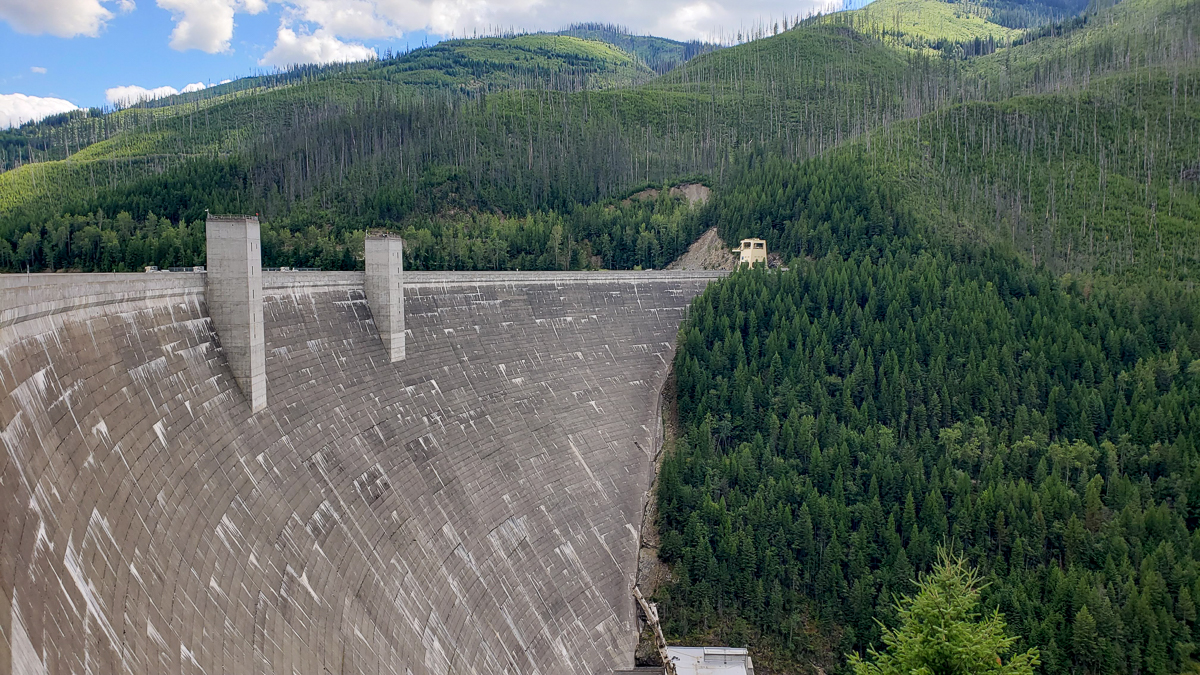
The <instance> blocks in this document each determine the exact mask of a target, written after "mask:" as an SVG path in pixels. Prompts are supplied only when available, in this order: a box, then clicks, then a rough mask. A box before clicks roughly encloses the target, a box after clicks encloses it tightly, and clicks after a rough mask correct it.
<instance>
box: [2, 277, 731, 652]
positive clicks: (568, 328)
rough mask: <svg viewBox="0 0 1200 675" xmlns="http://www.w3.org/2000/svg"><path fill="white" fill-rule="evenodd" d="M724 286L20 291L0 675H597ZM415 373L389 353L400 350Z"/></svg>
mask: <svg viewBox="0 0 1200 675" xmlns="http://www.w3.org/2000/svg"><path fill="white" fill-rule="evenodd" d="M714 276H715V275H712V274H705V273H674V274H672V273H649V272H629V273H596V272H592V273H583V272H581V273H569V274H567V273H564V274H552V273H512V274H504V273H496V274H486V273H462V274H449V273H447V274H440V273H421V272H406V273H405V278H404V297H403V299H404V302H405V312H404V313H405V315H406V323H405V325H404V326H403V327H402V328H400V331H402V333H400V334H401V335H403V337H404V338H405V343H406V344H405V350H406V352H407V358H406V359H404V360H402V361H396V360H395V358H394V356H395V351H394V347H389V346H388V345H386V344H385V341H384V340H383V339H382V338H381V335H380V329H379V328H378V326H377V324H378V323H379V322H378V320H377V319H376V318H374V317H373V315H372V312H371V308H370V307H369V306H368V303H367V297H366V293H365V288H366V280H365V276H364V274H363V273H311V272H310V273H304V272H300V273H283V272H280V273H273V272H267V273H263V274H262V288H263V297H262V314H263V335H264V340H263V341H264V347H265V349H264V366H263V373H264V378H263V380H264V384H263V386H264V387H265V389H264V393H265V401H264V404H263V408H262V410H261V411H260V412H258V413H254V412H253V411H252V406H253V400H254V397H253V396H250V395H243V392H242V389H241V388H239V387H238V383H237V380H236V378H235V376H234V373H233V371H232V370H231V368H230V362H229V359H228V357H227V355H226V354H225V353H224V350H223V349H218V348H217V344H218V343H220V344H221V345H222V346H223V345H224V336H221V340H220V341H218V340H217V339H216V338H215V337H214V321H213V319H212V317H211V312H210V308H209V298H208V295H207V293H208V290H207V289H208V288H211V284H206V279H205V275H204V274H201V273H195V274H193V273H184V274H165V273H164V274H144V275H143V274H135V275H133V274H131V275H73V274H62V275H2V276H0V591H3V593H0V673H2V672H8V671H7V670H6V669H11V672H14V673H82V672H92V673H125V672H129V673H201V672H203V673H208V674H209V675H213V674H215V673H293V672H295V673H317V674H324V673H332V674H341V673H362V672H371V673H398V674H404V673H410V672H411V673H414V674H424V673H437V674H442V673H523V674H524V673H547V674H548V673H581V674H582V673H596V672H607V670H608V669H609V668H611V667H613V666H627V665H628V664H629V663H631V659H632V652H633V648H634V641H635V634H634V633H635V614H634V608H633V599H632V597H631V595H630V588H631V585H632V581H633V574H634V571H635V564H636V555H637V541H638V528H639V527H640V516H641V509H642V504H643V499H644V497H645V491H646V490H647V488H648V486H649V481H650V477H651V471H652V468H651V467H652V465H651V461H650V456H651V454H652V453H653V451H654V448H655V445H656V442H657V439H658V437H659V429H658V423H659V417H658V411H657V408H658V395H659V390H660V389H661V386H662V383H663V381H664V379H665V377H666V374H667V370H668V365H669V363H670V361H671V358H672V354H673V351H674V343H675V334H676V331H677V329H678V326H679V323H680V321H681V320H682V318H683V316H684V313H685V311H686V307H687V305H688V303H689V301H690V300H691V298H692V297H693V296H694V295H695V294H697V293H699V292H700V291H701V290H702V289H703V288H704V286H705V285H706V284H707V283H708V282H709V281H710V280H711V279H712V278H714ZM393 345H394V343H393Z"/></svg>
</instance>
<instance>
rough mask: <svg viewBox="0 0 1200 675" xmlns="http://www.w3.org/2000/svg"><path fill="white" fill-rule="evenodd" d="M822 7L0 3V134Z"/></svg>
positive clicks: (617, 1) (792, 1)
mask: <svg viewBox="0 0 1200 675" xmlns="http://www.w3.org/2000/svg"><path fill="white" fill-rule="evenodd" d="M827 6H828V1H827V0H657V1H646V0H610V1H609V2H606V3H580V2H578V0H0V128H4V127H6V126H9V125H15V124H17V123H19V122H20V121H24V120H29V119H37V118H40V117H43V116H45V115H47V114H53V113H55V112H61V111H62V110H66V109H70V108H71V107H73V106H78V107H89V106H103V105H110V104H112V103H113V102H114V101H117V100H119V99H120V98H121V97H126V98H133V97H139V96H143V97H149V96H153V95H155V94H154V93H151V92H149V91H147V90H153V89H155V88H160V87H161V88H166V87H170V88H171V89H161V90H160V91H159V94H161V93H171V90H182V89H183V88H184V87H185V86H187V85H193V83H205V84H216V83H219V82H221V81H223V80H227V79H235V78H238V77H244V76H247V75H252V74H255V73H260V72H264V71H270V70H272V69H273V68H276V67H286V65H288V64H291V63H325V62H330V61H354V60H361V59H364V58H370V57H371V56H372V55H374V54H382V53H383V52H384V51H386V50H388V49H391V50H393V51H398V50H403V49H405V48H411V47H416V46H420V45H421V44H423V43H426V42H428V43H434V42H437V41H439V40H441V39H443V38H444V37H446V36H448V35H450V34H455V35H464V34H468V35H469V34H471V33H472V32H473V31H480V32H490V30H494V27H502V28H505V29H508V28H517V29H523V30H554V29H558V28H561V27H564V26H566V25H568V24H570V23H573V22H579V21H601V22H610V23H617V24H621V25H624V26H626V27H628V28H629V29H631V30H632V31H633V32H636V33H644V34H652V35H660V36H663V37H670V38H675V39H710V40H711V39H721V38H722V37H725V36H730V35H733V34H734V33H735V32H736V31H737V30H738V29H739V28H744V27H747V26H750V25H752V24H754V23H755V22H757V21H766V22H768V23H770V22H771V21H774V20H775V19H778V18H780V17H784V16H788V17H794V16H800V15H804V14H807V13H810V12H812V11H814V10H816V9H820V8H827ZM130 87H132V89H130ZM121 88H123V89H121ZM138 88H141V89H138ZM193 88H195V85H193Z"/></svg>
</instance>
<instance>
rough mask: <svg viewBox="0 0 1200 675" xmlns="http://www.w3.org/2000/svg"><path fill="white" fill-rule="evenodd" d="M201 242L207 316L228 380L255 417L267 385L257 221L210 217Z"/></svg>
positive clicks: (260, 250) (262, 404) (249, 217)
mask: <svg viewBox="0 0 1200 675" xmlns="http://www.w3.org/2000/svg"><path fill="white" fill-rule="evenodd" d="M205 239H206V243H207V251H208V256H207V265H206V266H207V268H208V276H207V287H206V288H205V297H206V298H207V300H208V313H209V315H210V316H211V317H212V322H213V325H214V326H215V327H216V329H217V336H218V338H219V340H220V343H221V350H222V351H223V352H224V354H225V359H226V361H228V363H229V369H230V370H231V371H232V372H233V378H234V379H235V380H237V383H238V387H239V388H240V389H241V390H242V393H243V394H245V396H246V400H247V401H249V403H250V407H251V409H252V410H253V411H254V412H259V411H261V410H263V409H265V408H266V407H267V384H266V370H265V368H266V346H265V344H264V342H263V295H262V283H263V269H262V243H261V241H260V237H259V225H258V218H256V217H251V216H212V215H210V216H208V218H207V222H206V223H205Z"/></svg>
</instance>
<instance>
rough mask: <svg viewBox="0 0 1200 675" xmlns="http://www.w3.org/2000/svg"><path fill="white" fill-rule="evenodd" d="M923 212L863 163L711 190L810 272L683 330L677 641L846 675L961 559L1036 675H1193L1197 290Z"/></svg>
mask: <svg viewBox="0 0 1200 675" xmlns="http://www.w3.org/2000/svg"><path fill="white" fill-rule="evenodd" d="M906 192H907V188H906V186H905V185H903V184H902V183H899V182H898V181H895V180H894V177H892V176H889V175H888V174H887V167H881V168H871V162H870V159H869V158H868V157H867V156H866V154H865V150H864V149H861V148H855V149H852V150H850V151H846V152H841V153H837V154H836V155H835V156H834V157H831V158H827V159H818V160H810V161H808V162H806V163H804V164H801V165H795V164H791V163H784V162H778V161H769V162H766V163H764V166H763V167H762V168H760V169H756V170H754V171H753V172H752V173H751V174H749V175H747V176H746V177H745V178H744V179H743V180H741V181H739V182H738V183H737V184H736V185H735V186H733V187H732V188H731V189H729V190H727V191H726V193H725V194H724V195H719V196H718V197H717V198H716V200H715V202H714V205H713V207H712V211H711V212H710V216H711V217H713V218H714V220H715V221H716V222H718V223H722V224H723V227H724V228H725V235H726V236H727V237H728V238H730V239H735V238H736V237H737V236H738V233H739V232H741V231H744V228H746V227H748V226H751V227H750V229H753V230H754V231H756V232H757V233H760V234H767V235H768V236H769V238H770V239H771V241H773V242H775V244H774V245H775V246H776V247H777V248H779V249H782V251H783V252H784V254H785V255H786V256H789V257H791V258H792V260H793V262H792V263H791V266H790V269H789V270H787V271H785V272H767V271H766V270H762V269H757V270H752V271H743V272H739V273H737V274H735V275H734V276H733V277H731V278H730V279H729V280H727V281H725V282H722V283H719V284H716V285H714V286H710V287H709V289H708V290H707V291H706V292H705V293H704V295H702V296H701V297H700V298H699V299H698V300H697V301H695V303H694V304H693V307H692V310H691V312H690V314H689V317H688V320H687V321H686V322H685V324H684V326H683V327H682V328H681V330H680V337H679V351H678V352H677V354H676V359H675V364H674V365H675V376H676V401H677V406H678V422H679V425H680V432H679V433H680V438H679V440H678V441H677V442H676V444H675V447H674V450H673V452H670V453H668V454H667V457H666V459H665V460H664V464H663V467H662V472H661V475H660V483H659V488H658V508H659V514H660V521H659V525H660V528H661V532H662V535H661V547H660V549H659V554H660V556H661V558H662V559H663V560H664V561H666V562H667V563H668V564H670V565H671V566H672V569H673V574H672V577H671V578H672V582H671V583H669V584H668V585H667V586H666V587H665V588H663V589H660V591H659V593H658V597H659V600H660V601H661V603H662V606H661V610H660V613H661V614H662V616H664V617H666V621H667V631H668V633H669V634H670V635H672V636H674V637H675V638H676V639H680V638H685V639H686V641H705V640H713V641H715V642H720V643H733V644H743V643H749V644H752V645H754V646H755V647H757V648H758V650H759V654H760V655H761V656H756V660H758V661H759V662H760V663H764V664H769V665H770V666H772V667H774V668H783V669H785V670H794V671H807V670H810V669H811V670H816V669H817V668H823V669H825V671H826V672H830V671H838V670H840V669H841V668H843V667H844V661H843V658H842V656H843V655H844V654H846V653H847V652H851V651H862V650H864V649H865V648H866V647H868V646H870V645H872V644H876V645H878V639H879V637H880V628H879V624H878V623H876V621H877V620H878V621H882V622H883V623H884V624H886V625H894V619H895V615H894V606H893V604H892V598H893V596H894V595H900V594H904V593H907V592H909V591H910V590H911V588H912V587H911V582H912V580H913V579H914V578H915V575H917V574H918V573H920V572H923V571H926V570H928V569H929V568H930V565H931V563H932V562H933V558H934V553H935V550H936V547H938V546H949V547H951V548H952V549H954V550H957V551H961V552H963V553H965V554H966V556H967V558H968V560H969V562H970V563H971V564H972V565H974V566H976V567H978V568H979V569H980V570H981V572H982V573H983V574H984V576H985V578H986V580H987V581H988V583H989V585H988V586H987V588H986V589H985V591H984V604H985V606H986V608H987V609H988V611H990V610H991V609H999V610H1001V611H1002V612H1004V614H1005V616H1006V618H1007V620H1008V623H1009V627H1010V629H1011V630H1012V631H1013V632H1014V633H1016V634H1019V635H1021V636H1023V640H1022V642H1021V643H1020V644H1021V647H1020V648H1021V649H1024V648H1025V647H1027V646H1030V645H1033V646H1036V647H1038V649H1039V651H1040V654H1041V666H1040V669H1041V671H1042V672H1046V673H1079V672H1086V673H1176V672H1181V671H1185V670H1188V669H1191V668H1194V667H1195V661H1194V658H1195V656H1196V654H1195V647H1194V645H1195V644H1196V640H1197V638H1198V637H1200V629H1197V625H1196V607H1195V598H1196V597H1197V594H1198V593H1200V531H1198V530H1197V520H1198V518H1200V509H1198V508H1197V504H1198V503H1200V297H1198V296H1197V294H1196V293H1195V292H1194V291H1193V290H1190V287H1183V286H1180V285H1178V284H1176V283H1174V282H1171V281H1164V280H1161V279H1157V278H1153V279H1146V280H1145V281H1141V282H1131V281H1129V280H1128V279H1124V280H1123V281H1122V282H1121V283H1114V280H1112V279H1111V278H1107V277H1088V278H1083V279H1073V278H1071V277H1056V276H1055V275H1054V274H1052V273H1051V272H1050V271H1049V270H1048V269H1047V268H1046V267H1044V266H1042V267H1040V268H1035V267H1034V266H1033V265H1032V264H1031V263H1030V262H1029V261H1028V260H1027V259H1026V258H1024V257H1022V256H1020V255H1019V254H1017V252H1016V251H1015V250H1014V249H1013V248H1011V247H1008V246H1006V245H1004V243H1003V242H1001V243H997V244H985V243H980V242H979V241H970V240H964V241H961V242H957V243H956V242H955V241H952V240H951V239H950V238H949V237H947V236H945V235H944V234H940V233H938V232H936V231H935V230H934V229H933V228H932V227H931V225H932V224H933V223H936V222H938V221H939V219H940V215H939V214H937V213H936V212H932V213H931V212H928V211H923V210H917V209H914V208H910V207H909V206H908V204H909V203H910V202H911V200H910V199H909V197H908V196H907V195H906V194H905V193H906ZM781 193H786V194H787V197H785V198H782V199H779V200H777V201H774V202H770V200H765V201H767V202H768V203H766V204H765V205H763V207H762V208H761V209H759V210H755V206H756V205H758V204H762V203H763V201H764V200H761V197H763V196H764V195H772V194H781ZM781 207H782V208H783V209H784V210H783V211H782V212H781V211H780V210H778V209H780V208H781ZM1191 222H1192V225H1193V227H1194V226H1195V225H1196V221H1194V220H1193V221H1191ZM752 225H756V226H757V228H754V227H752ZM1192 236H1194V230H1193V234H1192ZM772 672H774V671H772Z"/></svg>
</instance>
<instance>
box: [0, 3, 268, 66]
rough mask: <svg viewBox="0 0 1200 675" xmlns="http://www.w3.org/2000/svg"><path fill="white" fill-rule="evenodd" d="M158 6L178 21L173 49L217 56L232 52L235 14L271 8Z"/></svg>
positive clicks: (258, 5) (261, 5)
mask: <svg viewBox="0 0 1200 675" xmlns="http://www.w3.org/2000/svg"><path fill="white" fill-rule="evenodd" d="M0 1H4V0H0ZM158 6H159V7H162V8H163V9H165V10H167V11H169V12H171V15H172V16H173V17H174V18H175V29H174V30H172V31H171V43H170V44H171V49H175V50H178V51H181V52H182V51H187V50H189V49H199V50H200V51H203V52H208V53H209V54H216V53H218V52H226V51H229V41H230V40H232V39H233V15H234V12H246V13H249V14H258V13H259V12H261V11H263V10H265V9H266V8H267V3H266V0H158Z"/></svg>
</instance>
